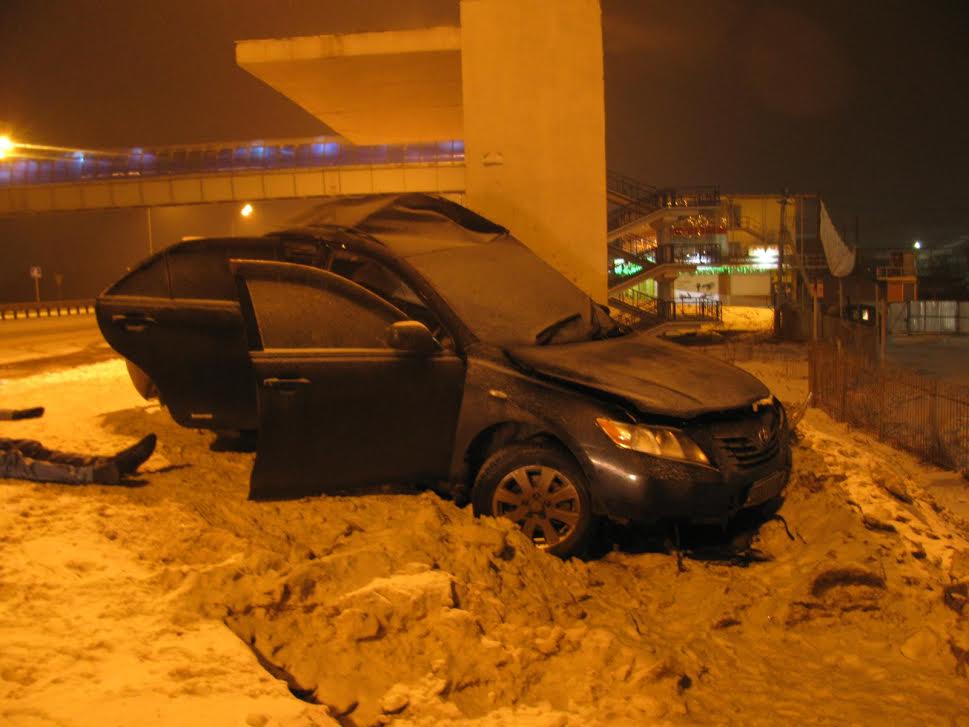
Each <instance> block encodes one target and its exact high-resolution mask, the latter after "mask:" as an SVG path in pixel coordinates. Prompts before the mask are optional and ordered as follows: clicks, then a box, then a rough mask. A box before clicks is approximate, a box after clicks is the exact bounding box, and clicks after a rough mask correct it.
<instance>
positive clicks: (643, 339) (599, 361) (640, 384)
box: [507, 334, 770, 419]
mask: <svg viewBox="0 0 969 727" xmlns="http://www.w3.org/2000/svg"><path fill="white" fill-rule="evenodd" d="M507 353H508V354H509V355H510V356H511V357H512V358H513V359H515V360H516V361H518V362H519V363H522V364H525V365H526V366H528V367H529V368H531V369H533V370H535V371H537V372H539V373H541V374H544V375H546V376H550V377H553V378H556V379H560V380H562V381H567V382H571V383H574V384H580V385H582V386H589V387H593V388H596V389H600V390H601V391H605V392H608V393H610V394H614V395H616V396H619V397H622V398H624V399H626V400H627V401H629V402H630V403H632V404H633V405H634V406H635V407H636V408H638V409H639V410H641V411H642V412H643V413H647V414H659V415H663V416H671V417H676V418H682V419H689V418H692V417H695V416H698V415H700V414H705V413H709V412H716V411H723V410H728V409H738V408H741V407H744V406H749V405H750V404H752V403H753V402H755V401H757V400H759V399H763V398H764V397H766V396H769V395H770V392H769V391H768V389H767V387H766V386H764V384H763V383H761V381H760V380H759V379H757V378H755V377H754V376H752V375H750V374H748V373H747V372H746V371H742V370H741V369H739V368H737V367H736V366H732V365H730V364H728V363H724V362H723V361H720V360H719V359H716V358H713V357H711V356H706V355H704V354H700V353H696V352H695V351H690V350H689V349H686V348H683V347H682V346H677V345H674V344H671V343H666V342H665V341H661V340H659V339H657V338H656V337H654V336H651V335H649V334H632V335H628V336H622V337H620V338H611V339H604V340H599V341H588V342H584V343H570V344H562V345H551V346H516V347H512V348H509V349H507Z"/></svg>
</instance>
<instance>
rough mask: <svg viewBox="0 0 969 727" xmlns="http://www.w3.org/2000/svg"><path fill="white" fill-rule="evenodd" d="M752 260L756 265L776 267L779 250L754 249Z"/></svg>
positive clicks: (751, 255) (751, 252)
mask: <svg viewBox="0 0 969 727" xmlns="http://www.w3.org/2000/svg"><path fill="white" fill-rule="evenodd" d="M750 259H751V260H752V261H753V262H754V264H755V265H776V264H777V250H775V249H774V248H771V247H752V248H751V249H750Z"/></svg>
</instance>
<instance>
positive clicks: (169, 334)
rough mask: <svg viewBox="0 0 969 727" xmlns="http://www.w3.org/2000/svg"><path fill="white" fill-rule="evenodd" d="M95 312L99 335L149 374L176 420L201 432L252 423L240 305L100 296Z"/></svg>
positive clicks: (254, 420)
mask: <svg viewBox="0 0 969 727" xmlns="http://www.w3.org/2000/svg"><path fill="white" fill-rule="evenodd" d="M97 315H98V324H99V325H100V327H101V331H102V333H103V334H104V337H105V339H106V340H107V341H108V343H109V344H110V345H111V347H112V348H114V349H115V350H116V351H118V353H120V354H121V355H122V356H124V357H125V358H127V359H129V360H130V361H132V362H133V363H134V364H136V365H137V366H138V367H139V368H141V369H142V370H143V371H144V372H145V373H147V374H148V376H150V377H151V379H152V381H154V383H155V385H156V386H157V387H158V391H159V394H160V398H161V400H162V402H163V403H164V404H165V405H166V406H167V407H168V409H169V411H170V412H171V415H172V418H174V419H175V421H176V422H178V423H179V424H181V425H182V426H186V427H200V428H206V429H255V428H257V426H258V421H259V419H258V414H257V410H256V392H255V387H254V379H253V375H252V366H251V363H250V360H249V351H248V346H247V342H246V335H245V330H244V327H243V323H242V315H241V313H240V311H239V304H238V303H234V302H229V301H214V300H186V299H181V300H174V301H173V300H170V299H163V298H135V297H129V296H105V297H102V298H101V299H99V301H98V305H97Z"/></svg>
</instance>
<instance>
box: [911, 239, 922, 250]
mask: <svg viewBox="0 0 969 727" xmlns="http://www.w3.org/2000/svg"><path fill="white" fill-rule="evenodd" d="M912 247H914V248H915V249H916V250H921V249H922V241H921V240H916V241H915V244H914V245H912Z"/></svg>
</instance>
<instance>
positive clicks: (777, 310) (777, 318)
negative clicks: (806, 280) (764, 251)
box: [774, 188, 787, 338]
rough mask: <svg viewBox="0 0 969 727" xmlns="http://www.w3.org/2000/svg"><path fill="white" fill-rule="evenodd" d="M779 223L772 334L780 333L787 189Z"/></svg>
mask: <svg viewBox="0 0 969 727" xmlns="http://www.w3.org/2000/svg"><path fill="white" fill-rule="evenodd" d="M780 205H781V224H780V227H779V229H778V233H777V289H776V291H775V297H774V335H775V336H777V337H778V338H779V337H780V335H781V308H782V306H783V305H784V302H785V300H786V296H785V293H784V245H785V243H786V242H787V189H786V188H785V189H784V192H783V194H782V196H781V200H780Z"/></svg>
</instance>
